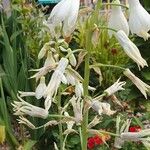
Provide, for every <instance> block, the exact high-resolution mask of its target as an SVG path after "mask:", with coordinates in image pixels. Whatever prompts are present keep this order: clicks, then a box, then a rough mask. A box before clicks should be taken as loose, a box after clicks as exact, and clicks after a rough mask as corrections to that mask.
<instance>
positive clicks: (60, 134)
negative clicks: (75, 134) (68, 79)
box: [57, 89, 63, 150]
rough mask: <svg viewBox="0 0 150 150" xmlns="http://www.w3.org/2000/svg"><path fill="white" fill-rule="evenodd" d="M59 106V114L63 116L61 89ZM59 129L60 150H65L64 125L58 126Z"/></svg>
mask: <svg viewBox="0 0 150 150" xmlns="http://www.w3.org/2000/svg"><path fill="white" fill-rule="evenodd" d="M57 106H58V114H59V115H62V114H61V90H60V89H59V92H58V103H57ZM58 128H59V139H60V150H63V130H62V124H61V123H60V124H59V125H58Z"/></svg>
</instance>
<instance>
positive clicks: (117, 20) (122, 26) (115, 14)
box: [108, 0, 129, 38]
mask: <svg viewBox="0 0 150 150" xmlns="http://www.w3.org/2000/svg"><path fill="white" fill-rule="evenodd" d="M113 3H116V4H120V1H119V0H115V2H113ZM108 27H109V28H112V29H115V30H116V31H119V30H123V31H124V32H125V33H126V35H127V36H128V35H129V26H128V22H127V19H126V18H125V16H124V14H123V12H122V9H121V6H112V9H111V15H110V18H109V22H108ZM108 34H109V37H110V38H111V37H112V35H113V34H114V31H112V30H108Z"/></svg>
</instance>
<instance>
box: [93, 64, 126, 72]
mask: <svg viewBox="0 0 150 150" xmlns="http://www.w3.org/2000/svg"><path fill="white" fill-rule="evenodd" d="M93 67H111V68H116V69H121V70H123V71H125V70H126V69H125V68H123V67H120V66H115V65H107V64H101V63H98V64H95V65H90V68H93Z"/></svg>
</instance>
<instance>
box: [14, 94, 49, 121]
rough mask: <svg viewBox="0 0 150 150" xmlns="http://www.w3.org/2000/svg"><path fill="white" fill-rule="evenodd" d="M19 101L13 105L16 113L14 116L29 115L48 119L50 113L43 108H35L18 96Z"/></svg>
mask: <svg viewBox="0 0 150 150" xmlns="http://www.w3.org/2000/svg"><path fill="white" fill-rule="evenodd" d="M18 99H19V100H20V102H18V101H14V103H13V104H12V105H13V111H14V112H15V113H14V115H19V116H22V115H29V116H32V117H38V118H43V119H46V118H47V117H48V111H47V110H45V109H43V108H41V107H37V106H34V105H32V104H30V103H28V102H26V101H24V100H23V99H22V98H21V97H19V96H18Z"/></svg>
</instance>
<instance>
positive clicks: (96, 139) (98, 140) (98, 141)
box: [94, 135, 104, 145]
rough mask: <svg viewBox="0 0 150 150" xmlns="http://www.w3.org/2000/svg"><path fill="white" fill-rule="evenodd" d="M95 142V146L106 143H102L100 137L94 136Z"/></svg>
mask: <svg viewBox="0 0 150 150" xmlns="http://www.w3.org/2000/svg"><path fill="white" fill-rule="evenodd" d="M94 141H95V144H96V145H101V144H103V143H104V142H103V141H102V138H101V137H100V136H98V135H95V136H94Z"/></svg>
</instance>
